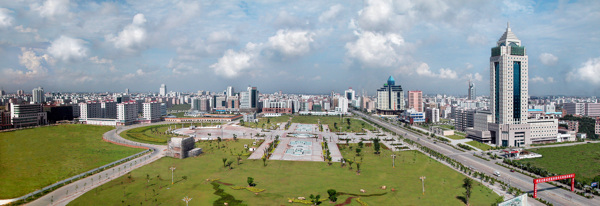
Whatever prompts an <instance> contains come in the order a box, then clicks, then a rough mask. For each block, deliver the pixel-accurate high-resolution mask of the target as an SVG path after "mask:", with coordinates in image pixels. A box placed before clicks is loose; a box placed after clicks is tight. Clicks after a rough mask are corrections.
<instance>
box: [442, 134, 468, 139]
mask: <svg viewBox="0 0 600 206" xmlns="http://www.w3.org/2000/svg"><path fill="white" fill-rule="evenodd" d="M445 137H448V138H450V139H464V138H465V137H464V136H460V135H455V134H453V135H446V136H445Z"/></svg>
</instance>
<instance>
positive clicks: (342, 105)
mask: <svg viewBox="0 0 600 206" xmlns="http://www.w3.org/2000/svg"><path fill="white" fill-rule="evenodd" d="M338 104H339V105H338V106H337V107H336V108H335V111H336V112H339V113H342V114H346V113H348V99H346V97H338Z"/></svg>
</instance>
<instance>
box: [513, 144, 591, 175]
mask: <svg viewBox="0 0 600 206" xmlns="http://www.w3.org/2000/svg"><path fill="white" fill-rule="evenodd" d="M531 151H532V152H535V153H539V154H541V155H542V158H535V159H524V160H519V162H523V163H525V164H526V163H531V164H532V165H534V166H536V167H541V168H544V169H546V170H548V171H549V172H553V173H557V174H569V173H575V176H576V179H579V180H584V181H587V182H588V183H589V182H590V181H589V180H591V179H592V178H594V177H595V176H600V144H581V145H575V146H565V147H548V148H539V149H531Z"/></svg>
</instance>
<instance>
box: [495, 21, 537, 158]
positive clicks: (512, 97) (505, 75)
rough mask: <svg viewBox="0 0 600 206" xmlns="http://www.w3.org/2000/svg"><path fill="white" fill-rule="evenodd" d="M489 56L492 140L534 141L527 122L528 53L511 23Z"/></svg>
mask: <svg viewBox="0 0 600 206" xmlns="http://www.w3.org/2000/svg"><path fill="white" fill-rule="evenodd" d="M491 53H492V54H491V57H490V99H491V101H490V104H491V113H492V123H491V124H490V127H489V129H490V132H491V136H492V141H493V142H495V143H496V144H497V145H502V146H520V145H523V144H531V139H530V125H529V124H528V122H527V104H528V99H529V93H528V77H529V75H528V72H527V70H528V69H527V62H528V57H527V53H526V50H525V47H523V46H522V45H521V40H519V39H518V38H517V36H516V35H515V34H514V33H513V32H512V31H511V30H510V24H508V25H507V27H506V31H505V32H504V34H503V35H502V37H500V39H499V40H498V42H497V44H496V47H494V48H492V51H491Z"/></svg>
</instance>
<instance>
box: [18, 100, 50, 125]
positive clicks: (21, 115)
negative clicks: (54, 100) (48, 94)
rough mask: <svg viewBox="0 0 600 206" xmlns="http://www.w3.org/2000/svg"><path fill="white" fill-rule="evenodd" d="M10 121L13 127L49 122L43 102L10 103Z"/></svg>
mask: <svg viewBox="0 0 600 206" xmlns="http://www.w3.org/2000/svg"><path fill="white" fill-rule="evenodd" d="M10 121H11V124H12V125H13V127H15V128H19V127H31V126H38V125H44V124H48V116H47V113H46V112H44V107H43V106H42V104H10Z"/></svg>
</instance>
